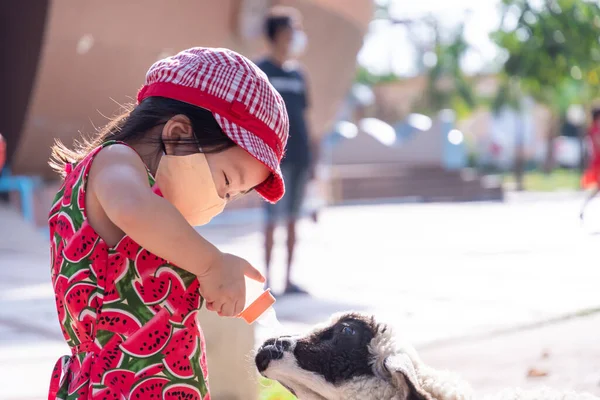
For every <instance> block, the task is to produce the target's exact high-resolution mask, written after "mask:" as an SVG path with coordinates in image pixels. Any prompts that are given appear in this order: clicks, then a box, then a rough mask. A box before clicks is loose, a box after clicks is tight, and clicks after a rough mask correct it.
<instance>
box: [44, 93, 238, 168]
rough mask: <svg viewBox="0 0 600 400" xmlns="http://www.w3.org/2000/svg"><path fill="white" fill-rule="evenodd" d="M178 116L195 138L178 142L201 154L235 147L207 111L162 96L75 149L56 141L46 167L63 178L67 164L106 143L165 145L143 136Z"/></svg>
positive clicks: (113, 122) (123, 117)
mask: <svg viewBox="0 0 600 400" xmlns="http://www.w3.org/2000/svg"><path fill="white" fill-rule="evenodd" d="M179 114H182V115H185V116H187V117H188V118H189V119H190V123H191V125H192V130H193V132H194V136H195V137H194V138H189V139H181V140H178V142H179V143H190V144H195V145H198V146H199V147H200V148H201V149H202V152H203V153H218V152H221V151H223V150H226V149H228V148H230V147H233V146H235V142H233V141H232V140H231V139H230V138H229V137H228V136H227V135H226V134H225V133H224V132H223V130H222V129H221V127H220V126H219V124H218V123H217V121H216V120H215V117H214V116H213V114H212V113H211V112H210V111H208V110H206V109H204V108H200V107H196V106H194V105H191V104H188V103H183V102H181V101H177V100H173V99H169V98H165V97H148V98H147V99H145V100H144V101H142V102H141V103H140V104H138V105H137V106H135V107H130V108H129V109H128V110H126V111H125V112H124V113H123V114H121V115H119V116H118V117H116V118H114V119H113V120H112V121H110V122H109V123H108V124H107V125H106V126H104V127H103V128H102V129H100V130H99V131H98V133H97V135H95V137H93V138H89V139H86V138H82V139H80V140H78V141H76V143H75V148H74V149H69V148H68V147H66V146H65V145H64V144H62V143H61V142H59V141H57V142H56V143H55V144H54V146H52V155H51V157H50V161H49V164H50V166H51V167H52V169H54V170H55V171H56V172H58V173H59V174H60V175H61V176H64V175H65V165H66V164H68V163H77V162H79V161H81V160H82V159H83V158H84V157H85V156H87V155H88V154H89V153H90V152H91V151H92V150H93V149H95V148H96V147H98V146H100V145H102V143H105V142H107V141H109V140H117V141H122V142H125V143H128V144H131V143H134V142H141V141H146V143H147V142H148V141H152V142H154V143H156V144H157V145H159V146H164V140H163V139H162V138H160V137H157V138H146V137H145V135H146V133H147V132H148V131H149V130H150V129H152V128H154V127H156V126H159V125H162V124H165V123H166V122H167V121H168V120H169V119H171V118H172V117H174V116H175V115H179Z"/></svg>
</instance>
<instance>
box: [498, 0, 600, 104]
mask: <svg viewBox="0 0 600 400" xmlns="http://www.w3.org/2000/svg"><path fill="white" fill-rule="evenodd" d="M502 4H503V23H502V24H501V27H500V29H499V30H497V31H496V32H494V33H493V34H492V35H491V37H492V39H493V40H494V41H495V42H496V43H497V44H498V46H500V47H501V48H503V49H504V50H506V53H507V55H508V58H507V60H506V62H505V64H504V68H503V70H504V71H503V72H504V74H505V76H507V77H510V78H511V79H506V80H505V84H504V85H502V88H501V90H500V91H499V93H498V99H497V101H496V102H495V106H497V105H498V104H501V103H503V101H504V100H506V101H507V104H508V103H510V102H511V101H512V100H514V99H513V95H515V88H518V90H519V92H521V93H524V94H529V95H531V96H532V97H533V98H535V99H536V100H537V101H538V102H540V103H543V104H545V105H547V106H548V107H549V108H550V109H551V110H553V111H554V113H555V114H557V115H564V113H565V112H566V109H567V108H568V106H569V105H570V104H573V103H588V102H589V101H591V100H592V99H593V98H594V97H595V96H597V95H598V76H599V73H600V70H599V69H598V68H599V67H598V64H599V62H600V42H599V40H598V33H599V29H600V7H599V6H598V3H597V2H592V1H584V0H547V1H545V2H543V3H541V4H539V2H533V1H530V0H503V1H502ZM507 21H512V22H507ZM510 81H512V82H510ZM515 81H518V84H515Z"/></svg>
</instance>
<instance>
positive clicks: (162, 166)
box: [156, 153, 226, 226]
mask: <svg viewBox="0 0 600 400" xmlns="http://www.w3.org/2000/svg"><path fill="white" fill-rule="evenodd" d="M156 184H157V185H158V187H159V189H160V191H161V192H162V194H163V196H164V197H165V199H167V200H168V201H169V202H170V203H171V204H173V205H174V206H175V208H177V210H178V211H179V212H180V213H181V215H183V216H184V218H185V219H186V221H188V222H189V223H190V225H192V226H200V225H206V224H208V223H209V222H210V220H211V219H213V218H214V217H215V216H217V215H219V214H220V213H221V212H222V211H223V209H224V208H225V204H226V200H225V199H222V198H221V197H219V193H218V192H217V188H216V186H215V182H214V181H213V178H212V174H211V172H210V167H209V166H208V162H207V161H206V156H205V155H204V154H202V153H196V154H190V155H187V156H168V155H163V156H162V158H161V159H160V162H159V164H158V169H157V171H156Z"/></svg>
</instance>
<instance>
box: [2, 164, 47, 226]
mask: <svg viewBox="0 0 600 400" xmlns="http://www.w3.org/2000/svg"><path fill="white" fill-rule="evenodd" d="M41 183H42V180H41V179H40V178H39V177H37V176H25V175H12V174H11V171H10V168H9V167H8V166H5V167H4V168H3V169H2V171H1V173H0V193H10V192H18V193H19V197H20V199H21V212H22V214H23V218H24V219H25V221H27V222H29V223H32V224H34V223H35V211H34V208H35V207H34V204H33V203H34V201H33V199H34V192H35V189H36V188H37V187H39V186H40V185H41Z"/></svg>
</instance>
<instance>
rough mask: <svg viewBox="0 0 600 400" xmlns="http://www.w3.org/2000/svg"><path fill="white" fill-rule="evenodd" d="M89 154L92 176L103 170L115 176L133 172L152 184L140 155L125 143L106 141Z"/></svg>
mask: <svg viewBox="0 0 600 400" xmlns="http://www.w3.org/2000/svg"><path fill="white" fill-rule="evenodd" d="M90 155H91V159H90V160H89V162H90V166H89V168H90V175H92V176H93V175H98V174H103V172H106V173H107V174H108V175H115V176H117V175H121V174H130V173H131V172H133V174H134V175H137V176H138V177H140V178H141V179H148V181H149V183H150V186H152V185H153V184H154V178H153V176H152V174H151V173H150V171H149V169H148V167H147V166H146V164H145V163H144V161H143V159H142V157H141V156H140V155H139V154H138V153H137V152H136V151H135V149H133V148H132V147H131V146H129V145H128V144H126V143H123V142H116V141H113V142H106V143H104V144H102V145H101V146H99V147H98V148H96V149H95V150H94V151H93V152H92V153H90ZM92 159H93V164H92ZM103 175H104V174H103Z"/></svg>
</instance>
